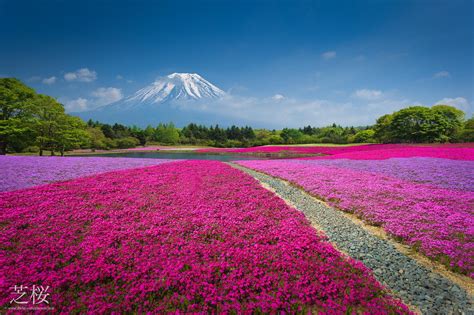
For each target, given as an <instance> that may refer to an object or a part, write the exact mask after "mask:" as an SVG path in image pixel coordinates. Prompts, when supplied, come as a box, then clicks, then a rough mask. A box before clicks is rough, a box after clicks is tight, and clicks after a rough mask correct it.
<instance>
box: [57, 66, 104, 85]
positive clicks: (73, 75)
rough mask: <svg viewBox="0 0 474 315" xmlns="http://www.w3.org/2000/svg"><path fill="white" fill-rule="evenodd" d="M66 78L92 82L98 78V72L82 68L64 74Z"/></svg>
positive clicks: (67, 79)
mask: <svg viewBox="0 0 474 315" xmlns="http://www.w3.org/2000/svg"><path fill="white" fill-rule="evenodd" d="M64 79H65V80H66V81H78V82H92V81H95V80H96V79H97V72H95V71H93V70H89V69H88V68H82V69H78V70H76V71H74V72H67V73H66V74H64Z"/></svg>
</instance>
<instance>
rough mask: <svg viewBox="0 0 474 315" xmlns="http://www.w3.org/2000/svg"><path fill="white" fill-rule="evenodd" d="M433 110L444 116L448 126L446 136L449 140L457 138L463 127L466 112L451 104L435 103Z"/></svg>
mask: <svg viewBox="0 0 474 315" xmlns="http://www.w3.org/2000/svg"><path fill="white" fill-rule="evenodd" d="M431 110H432V111H434V112H435V113H438V114H440V115H442V116H443V117H444V119H445V120H446V122H447V124H448V126H447V129H446V136H447V137H448V138H449V140H455V139H456V137H458V136H459V133H460V132H461V130H462V128H463V122H464V117H465V114H464V112H463V111H462V110H460V109H457V108H456V107H453V106H449V105H435V106H433V107H431Z"/></svg>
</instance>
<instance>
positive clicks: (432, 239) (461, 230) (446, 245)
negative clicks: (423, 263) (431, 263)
mask: <svg viewBox="0 0 474 315" xmlns="http://www.w3.org/2000/svg"><path fill="white" fill-rule="evenodd" d="M238 163H239V164H241V165H243V166H246V167H250V168H253V169H256V170H258V171H262V172H265V173H268V174H270V175H272V176H276V177H280V178H284V179H286V180H288V181H290V182H292V183H294V184H297V185H299V186H301V187H303V188H304V189H305V190H307V191H308V192H310V193H312V194H314V195H316V196H318V197H319V198H321V199H324V200H326V201H327V202H328V203H329V204H331V205H333V206H336V207H338V208H340V209H343V210H345V211H348V212H354V213H355V214H357V215H358V216H360V217H362V218H363V219H365V220H367V221H369V222H371V223H373V224H376V225H381V226H383V228H384V229H385V230H386V231H387V232H388V233H390V234H392V235H394V236H396V237H398V238H400V239H402V240H404V241H405V242H407V243H408V244H411V245H413V246H414V247H415V248H417V249H419V250H420V251H421V252H422V253H424V254H426V255H427V256H428V257H431V258H433V259H435V260H439V261H441V262H443V263H445V264H447V265H448V266H450V267H451V268H453V269H454V270H456V271H459V272H462V273H465V274H468V275H470V276H471V277H473V278H474V213H473V209H474V193H473V192H470V191H459V190H453V189H445V188H438V187H434V186H432V185H424V184H417V183H413V182H409V181H406V180H401V179H397V178H394V177H389V176H385V175H381V174H377V173H372V172H366V171H360V170H359V171H356V170H351V169H343V168H337V167H333V166H322V165H317V164H316V163H309V162H308V161H294V160H272V161H239V162H238Z"/></svg>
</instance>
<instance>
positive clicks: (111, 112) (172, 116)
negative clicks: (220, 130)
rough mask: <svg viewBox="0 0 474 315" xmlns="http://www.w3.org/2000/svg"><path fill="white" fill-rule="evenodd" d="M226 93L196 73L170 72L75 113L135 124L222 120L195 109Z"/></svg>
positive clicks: (87, 117) (86, 116)
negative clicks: (113, 99) (108, 101)
mask: <svg viewBox="0 0 474 315" xmlns="http://www.w3.org/2000/svg"><path fill="white" fill-rule="evenodd" d="M226 95H227V94H226V93H225V92H224V91H223V90H221V89H220V88H218V87H217V86H215V85H214V84H212V83H211V82H209V81H207V80H206V79H204V78H203V77H201V76H200V75H199V74H197V73H172V74H170V75H167V76H165V77H161V78H158V79H157V80H156V81H154V82H153V83H151V84H150V85H148V86H145V87H144V88H142V89H140V90H138V91H136V92H135V93H133V94H132V95H130V96H128V97H126V98H124V99H122V100H120V101H117V102H115V103H111V104H108V105H105V106H102V107H99V108H97V109H95V110H92V111H87V112H81V113H74V114H75V115H77V116H79V117H81V118H83V119H86V120H87V119H93V120H99V121H101V122H108V123H115V122H119V123H125V124H136V125H147V124H156V123H159V122H169V121H172V122H174V123H175V124H177V125H184V124H187V123H190V122H196V123H203V124H210V123H219V122H221V123H222V119H218V118H217V117H212V116H214V115H210V114H209V112H208V113H207V114H204V113H202V112H200V111H199V110H198V109H199V108H200V107H202V106H207V105H208V104H211V103H213V102H216V101H218V100H220V99H222V98H223V97H225V96H226Z"/></svg>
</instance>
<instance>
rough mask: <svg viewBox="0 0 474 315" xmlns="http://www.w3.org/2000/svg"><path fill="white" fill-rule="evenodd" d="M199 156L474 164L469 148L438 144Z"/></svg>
mask: <svg viewBox="0 0 474 315" xmlns="http://www.w3.org/2000/svg"><path fill="white" fill-rule="evenodd" d="M198 152H228V153H247V154H250V153H282V152H292V153H298V154H315V155H316V154H320V155H321V154H322V155H324V156H317V157H308V158H303V159H313V158H316V159H327V158H334V159H342V158H344V159H355V160H378V159H388V158H394V157H434V158H446V159H453V160H470V161H472V160H474V147H473V145H472V144H464V145H456V144H438V145H433V146H414V145H401V144H368V145H354V146H342V147H324V146H313V147H311V146H308V147H304V146H261V147H253V148H239V149H225V148H224V149H221V148H214V149H201V150H198Z"/></svg>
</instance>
